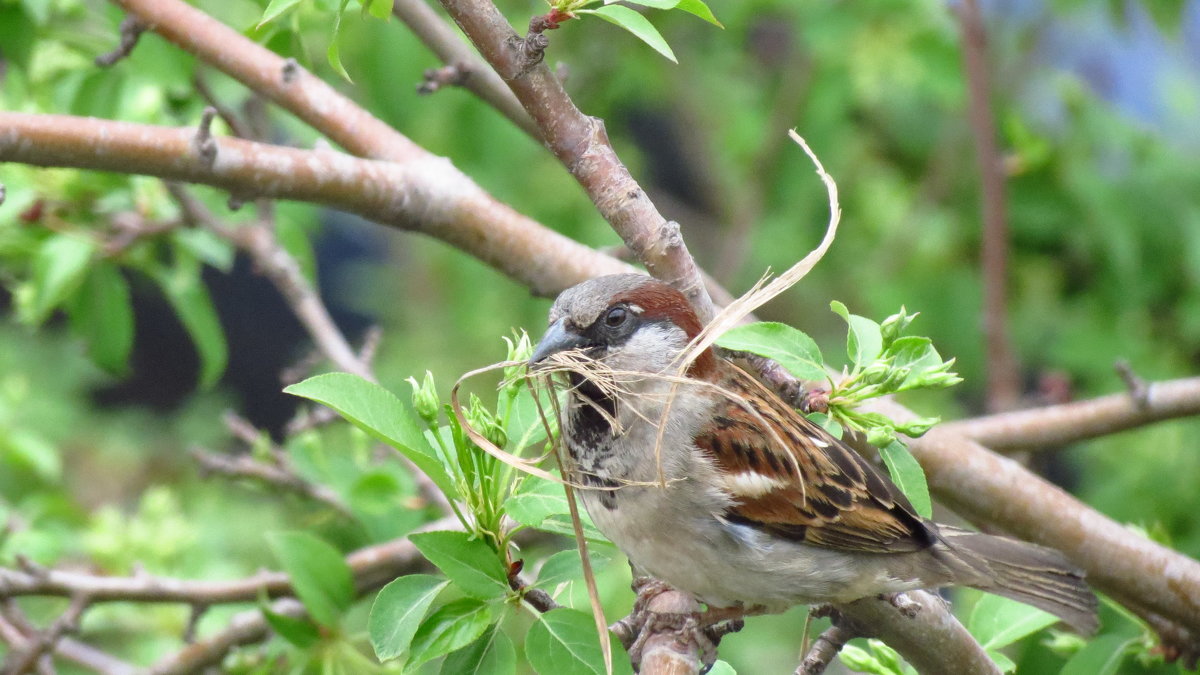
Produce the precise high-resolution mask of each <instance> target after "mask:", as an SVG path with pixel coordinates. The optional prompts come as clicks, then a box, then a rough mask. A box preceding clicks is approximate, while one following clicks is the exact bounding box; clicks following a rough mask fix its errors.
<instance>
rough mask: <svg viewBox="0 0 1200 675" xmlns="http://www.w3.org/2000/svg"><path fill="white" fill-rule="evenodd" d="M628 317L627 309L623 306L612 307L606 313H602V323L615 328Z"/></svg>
mask: <svg viewBox="0 0 1200 675" xmlns="http://www.w3.org/2000/svg"><path fill="white" fill-rule="evenodd" d="M628 318H629V310H627V309H625V308H624V307H613V308H612V309H610V310H608V314H605V315H604V325H605V326H608V327H609V328H616V327H617V326H620V325H621V324H623V323H625V321H626V320H627V319H628Z"/></svg>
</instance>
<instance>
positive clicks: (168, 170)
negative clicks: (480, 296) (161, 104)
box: [0, 112, 632, 295]
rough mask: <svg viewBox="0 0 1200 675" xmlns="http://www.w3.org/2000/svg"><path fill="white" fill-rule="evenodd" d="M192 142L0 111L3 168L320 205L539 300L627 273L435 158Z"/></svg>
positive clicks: (176, 133) (173, 133) (88, 121)
mask: <svg viewBox="0 0 1200 675" xmlns="http://www.w3.org/2000/svg"><path fill="white" fill-rule="evenodd" d="M195 133H196V132H195V129H194V128H189V127H184V128H171V127H156V126H149V125H142V124H130V123H127V122H110V121H105V120H98V119H94V118H82V117H70V116H64V115H28V114H24V113H13V112H0V161H9V162H12V161H15V162H23V163H25V164H32V165H35V166H53V167H76V168H84V169H96V170H100V171H116V172H121V173H138V174H143V175H151V176H158V177H160V178H164V179H167V180H174V181H184V182H190V183H201V184H205V185H211V186H213V187H218V188H221V189H225V190H230V191H232V192H234V193H235V194H240V195H241V196H243V197H245V198H254V197H271V198H277V199H295V200H299V201H307V202H311V203H316V204H322V205H325V206H329V207H332V208H336V209H339V210H342V211H346V212H348V213H354V214H357V215H360V216H362V217H364V218H367V219H369V220H374V221H376V222H379V223H382V224H384V225H390V226H393V227H399V228H403V229H411V230H414V231H417V232H421V233H423V234H427V235H430V236H432V237H436V238H438V239H441V240H443V241H445V242H446V243H448V244H450V245H451V246H454V247H456V248H459V249H461V250H463V251H466V252H468V253H470V254H471V255H473V256H475V257H476V258H479V259H480V260H482V261H483V262H485V263H488V264H489V265H492V266H493V267H495V268H496V269H498V270H500V271H501V272H504V273H505V274H507V275H508V276H510V277H512V278H513V279H516V280H517V281H519V282H520V283H522V284H524V285H526V286H527V287H529V288H530V289H532V290H533V291H534V292H535V293H538V294H541V295H550V294H554V293H556V292H558V291H560V290H562V289H563V288H566V287H568V286H571V285H573V284H575V283H578V282H579V281H582V280H584V279H587V278H590V277H592V276H595V275H598V274H613V273H617V272H628V271H632V268H631V267H629V266H627V265H625V264H623V263H620V262H618V261H616V260H614V259H612V258H611V257H608V256H604V255H602V254H600V253H597V252H596V251H595V250H594V249H591V248H588V247H587V246H584V245H582V244H580V243H578V242H576V241H573V240H572V239H569V238H568V237H565V236H563V235H561V234H558V233H557V232H552V231H550V230H547V229H545V228H544V227H542V226H540V225H538V224H537V223H535V222H533V221H530V220H528V219H525V218H523V217H519V216H518V217H517V218H515V219H514V218H513V217H511V216H513V215H515V212H514V211H512V210H511V209H510V208H509V207H507V206H504V205H503V204H500V203H499V202H496V201H495V200H493V199H491V198H490V197H488V196H487V194H486V193H484V192H483V190H482V189H481V188H480V187H479V186H478V185H476V184H475V183H474V182H472V181H471V180H470V179H468V178H467V177H466V176H465V175H463V174H462V173H461V172H459V171H458V170H457V169H455V168H454V167H453V166H452V165H451V164H450V162H449V161H448V160H446V159H443V158H440V157H436V156H433V155H428V156H426V157H424V158H423V159H420V160H411V161H406V162H404V163H396V162H386V161H373V160H364V159H357V158H354V157H351V156H349V155H345V154H342V153H340V152H337V151H334V150H299V149H295V148H285V147H281V146H276V145H269V144H265V143H256V142H254V141H247V140H243V139H238V138H228V137H222V138H213V139H211V140H212V141H213V142H214V143H215V145H216V148H217V156H216V158H215V160H214V161H213V162H212V163H211V164H208V163H205V162H204V161H203V160H202V158H201V157H200V156H199V154H198V152H197V150H196V147H195V144H194V143H193V142H192V141H193V139H194V138H195ZM249 191H253V192H254V194H247V192H249Z"/></svg>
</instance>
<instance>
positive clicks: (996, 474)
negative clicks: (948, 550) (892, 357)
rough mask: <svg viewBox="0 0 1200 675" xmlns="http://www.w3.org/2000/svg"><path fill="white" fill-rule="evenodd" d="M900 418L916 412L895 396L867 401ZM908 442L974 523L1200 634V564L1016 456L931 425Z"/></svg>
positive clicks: (932, 483)
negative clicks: (1046, 553) (1059, 559)
mask: <svg viewBox="0 0 1200 675" xmlns="http://www.w3.org/2000/svg"><path fill="white" fill-rule="evenodd" d="M865 407H867V408H869V409H871V410H873V411H875V412H882V413H884V414H886V415H888V416H889V417H892V418H893V419H895V420H897V421H901V422H903V421H908V420H911V419H913V418H915V417H916V415H915V414H913V413H912V412H911V411H909V410H907V409H905V408H903V407H902V406H900V405H898V404H896V403H893V402H890V401H876V402H872V403H871V404H869V405H868V406H865ZM910 447H911V449H912V451H913V454H914V455H915V456H916V458H917V459H918V460H919V461H920V462H921V466H922V467H923V468H924V469H925V474H926V476H927V478H928V480H929V487H930V489H931V490H932V491H933V493H934V495H935V496H936V497H937V498H938V499H939V500H940V501H941V502H943V503H944V504H946V505H947V506H949V507H950V508H952V509H954V510H955V511H956V512H958V513H959V514H961V515H962V516H963V517H965V518H966V519H968V520H970V521H971V522H973V523H975V524H977V525H980V526H986V527H994V528H999V529H1002V530H1005V531H1007V532H1010V533H1012V534H1013V535H1015V536H1017V537H1020V538H1022V539H1027V540H1029V541H1033V542H1036V543H1039V544H1042V545H1044V546H1050V547H1053V548H1056V549H1058V550H1060V551H1062V552H1063V553H1065V554H1066V555H1067V557H1068V558H1070V559H1071V560H1072V561H1073V562H1074V563H1075V564H1077V565H1079V566H1080V567H1082V568H1084V569H1085V570H1086V571H1087V574H1088V582H1089V583H1091V584H1092V585H1093V586H1095V587H1096V588H1098V589H1100V590H1102V591H1105V592H1107V593H1109V594H1111V595H1113V596H1116V597H1118V598H1123V599H1131V600H1133V599H1136V600H1137V601H1138V602H1139V603H1140V604H1141V605H1142V606H1145V607H1146V608H1147V609H1150V610H1152V611H1154V612H1156V613H1158V614H1161V615H1162V616H1164V617H1167V618H1169V619H1171V620H1172V621H1176V622H1178V623H1179V624H1182V626H1183V627H1192V628H1188V631H1189V632H1191V634H1192V635H1191V639H1192V640H1193V641H1197V640H1200V635H1198V634H1197V633H1196V630H1195V628H1194V627H1196V626H1200V563H1198V562H1197V561H1195V560H1193V559H1191V558H1189V557H1187V556H1185V555H1183V554H1181V553H1178V552H1176V551H1172V550H1170V549H1168V548H1166V547H1164V546H1161V545H1159V544H1157V543H1154V542H1152V541H1150V540H1148V539H1144V538H1142V537H1139V536H1137V535H1136V534H1134V533H1133V532H1132V531H1130V530H1129V529H1128V528H1126V527H1125V526H1123V525H1121V524H1120V523H1117V522H1115V521H1113V520H1111V519H1110V518H1108V517H1106V516H1104V515H1102V514H1101V513H1099V512H1098V511H1096V510H1095V509H1092V508H1091V507H1089V506H1087V505H1085V504H1083V503H1082V502H1080V501H1079V500H1077V499H1076V498H1074V497H1072V496H1071V495H1070V494H1068V493H1066V492H1065V491H1063V490H1062V489H1060V488H1058V487H1057V486H1055V485H1053V484H1051V483H1049V482H1047V481H1046V480H1045V479H1043V478H1041V477H1040V476H1037V475H1036V474H1034V473H1033V472H1031V471H1029V470H1028V469H1026V468H1025V467H1023V466H1021V465H1020V464H1018V463H1017V462H1015V461H1013V460H1011V459H1008V458H1005V457H1001V456H1000V455H997V454H996V453H994V452H991V451H990V450H988V449H987V448H985V447H983V446H982V445H980V444H979V443H976V442H974V441H972V440H971V439H969V438H967V437H965V436H963V435H961V434H959V433H955V431H954V430H953V429H949V428H942V427H934V428H933V429H932V430H931V431H930V432H929V433H927V434H925V435H924V436H922V437H921V438H918V439H914V440H913V441H912V442H911V444H910Z"/></svg>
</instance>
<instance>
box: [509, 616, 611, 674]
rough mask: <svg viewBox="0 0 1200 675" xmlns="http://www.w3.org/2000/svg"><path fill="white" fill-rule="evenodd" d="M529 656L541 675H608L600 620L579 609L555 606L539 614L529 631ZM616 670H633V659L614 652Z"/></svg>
mask: <svg viewBox="0 0 1200 675" xmlns="http://www.w3.org/2000/svg"><path fill="white" fill-rule="evenodd" d="M614 647H616V645H614ZM525 657H526V658H528V659H529V664H530V665H531V666H533V669H534V670H536V671H537V672H538V673H541V675H557V674H558V673H593V674H594V675H604V654H603V653H602V652H601V650H600V638H599V637H598V636H597V635H596V622H595V621H594V620H593V619H592V615H591V614H586V613H584V612H580V611H579V610H575V609H566V608H562V609H554V610H551V611H549V612H546V613H545V614H542V615H540V616H538V621H537V622H536V623H534V624H533V625H532V626H530V628H529V632H528V633H527V634H526V635H525ZM613 671H614V672H629V659H628V658H617V657H616V655H614V658H613Z"/></svg>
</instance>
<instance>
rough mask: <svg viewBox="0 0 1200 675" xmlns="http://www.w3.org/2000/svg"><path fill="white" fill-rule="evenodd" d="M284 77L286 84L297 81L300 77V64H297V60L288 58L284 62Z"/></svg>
mask: <svg viewBox="0 0 1200 675" xmlns="http://www.w3.org/2000/svg"><path fill="white" fill-rule="evenodd" d="M282 75H283V83H284V84H291V83H293V82H295V81H296V78H297V77H299V76H300V64H299V63H297V62H296V59H293V58H288V59H287V60H285V61H284V62H283V71H282Z"/></svg>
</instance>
